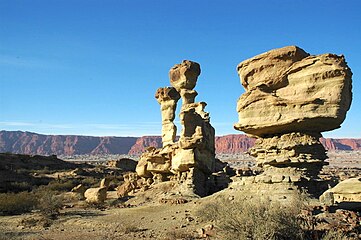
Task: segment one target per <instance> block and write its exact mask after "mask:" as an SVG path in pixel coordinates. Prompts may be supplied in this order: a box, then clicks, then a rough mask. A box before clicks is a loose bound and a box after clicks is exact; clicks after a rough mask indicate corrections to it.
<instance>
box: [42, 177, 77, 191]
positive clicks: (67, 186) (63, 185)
mask: <svg viewBox="0 0 361 240" xmlns="http://www.w3.org/2000/svg"><path fill="white" fill-rule="evenodd" d="M76 185H77V183H76V182H74V181H73V180H60V181H56V180H54V181H51V182H50V183H49V184H48V186H47V188H48V189H49V190H50V191H59V192H67V191H70V190H71V189H72V188H73V187H75V186H76Z"/></svg>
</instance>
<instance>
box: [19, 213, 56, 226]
mask: <svg viewBox="0 0 361 240" xmlns="http://www.w3.org/2000/svg"><path fill="white" fill-rule="evenodd" d="M52 223H53V220H52V219H50V218H47V217H44V216H30V217H26V218H24V219H22V220H21V221H20V224H21V225H22V226H24V227H27V228H32V227H37V226H41V227H50V226H51V224H52Z"/></svg>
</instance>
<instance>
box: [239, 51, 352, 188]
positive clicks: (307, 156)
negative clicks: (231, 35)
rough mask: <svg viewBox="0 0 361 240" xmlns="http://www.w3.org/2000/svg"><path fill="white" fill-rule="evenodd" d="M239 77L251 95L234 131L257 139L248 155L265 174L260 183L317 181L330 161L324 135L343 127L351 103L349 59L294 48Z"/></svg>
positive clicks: (243, 101) (263, 58)
mask: <svg viewBox="0 0 361 240" xmlns="http://www.w3.org/2000/svg"><path fill="white" fill-rule="evenodd" d="M237 71H238V74H239V76H240V79H241V83H242V85H243V87H244V88H245V90H246V92H245V93H244V94H242V96H241V97H240V98H239V99H238V102H237V112H238V117H239V121H238V123H236V124H235V125H234V128H235V129H237V130H240V131H243V132H245V133H247V134H248V135H251V136H254V137H256V138H257V140H256V142H255V145H254V147H253V148H251V149H250V151H249V152H250V154H251V155H252V156H255V157H256V160H257V163H258V165H259V166H262V167H263V168H264V170H265V172H264V174H263V175H262V176H260V178H259V179H265V181H269V179H271V178H275V179H276V181H288V180H287V179H289V180H290V181H291V182H300V181H303V180H304V181H306V182H307V181H309V179H313V177H316V176H317V174H318V173H319V171H320V169H321V168H322V166H323V164H324V160H325V159H326V158H327V156H326V152H325V149H324V147H323V146H322V144H321V143H320V141H319V138H320V137H321V136H322V135H321V132H324V131H330V130H333V129H336V128H339V127H340V125H341V123H342V122H343V121H344V119H345V117H346V112H347V111H348V110H349V108H350V104H351V100H352V92H351V89H352V86H351V82H352V80H351V77H352V72H351V70H350V68H349V67H348V66H347V64H346V61H345V58H344V56H338V55H335V54H321V55H317V56H313V55H309V54H308V53H306V52H305V51H304V50H302V49H300V48H298V47H296V46H289V47H284V48H279V49H274V50H271V51H268V52H266V53H263V54H260V55H258V56H255V57H253V58H251V59H248V60H245V61H243V62H241V63H240V64H239V65H238V67H237ZM276 173H277V174H278V175H279V176H278V177H275V174H276ZM287 175H288V176H287ZM272 176H273V177H272ZM302 179H303V180H302ZM307 179H308V180H307Z"/></svg>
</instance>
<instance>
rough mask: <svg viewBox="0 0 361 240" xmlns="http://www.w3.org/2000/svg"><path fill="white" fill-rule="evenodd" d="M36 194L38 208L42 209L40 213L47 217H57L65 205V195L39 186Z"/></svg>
mask: <svg viewBox="0 0 361 240" xmlns="http://www.w3.org/2000/svg"><path fill="white" fill-rule="evenodd" d="M35 195H36V198H37V205H36V209H38V210H40V213H41V214H42V215H43V216H45V217H48V218H51V219H54V218H56V217H57V215H58V214H59V210H60V209H61V208H62V207H63V197H62V196H60V195H57V194H56V192H54V191H51V190H49V189H47V188H46V187H41V188H38V189H37V190H36V191H35Z"/></svg>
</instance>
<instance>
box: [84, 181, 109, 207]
mask: <svg viewBox="0 0 361 240" xmlns="http://www.w3.org/2000/svg"><path fill="white" fill-rule="evenodd" d="M110 181H111V178H104V179H102V180H101V181H100V186H99V187H97V188H88V189H87V190H86V191H85V192H84V197H85V200H86V201H87V202H88V203H95V204H98V203H103V202H104V201H105V200H106V199H107V191H108V188H109V184H110Z"/></svg>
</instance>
